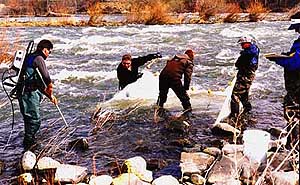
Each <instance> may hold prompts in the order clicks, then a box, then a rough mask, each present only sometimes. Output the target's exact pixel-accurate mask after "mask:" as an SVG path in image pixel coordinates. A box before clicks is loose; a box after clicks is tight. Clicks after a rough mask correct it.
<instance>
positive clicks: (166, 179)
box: [152, 175, 179, 185]
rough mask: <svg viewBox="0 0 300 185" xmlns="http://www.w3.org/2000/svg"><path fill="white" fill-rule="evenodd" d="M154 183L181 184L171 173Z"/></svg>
mask: <svg viewBox="0 0 300 185" xmlns="http://www.w3.org/2000/svg"><path fill="white" fill-rule="evenodd" d="M152 185H179V182H178V180H177V179H176V178H175V177H173V176H171V175H164V176H161V177H159V178H157V179H155V180H154V181H153V182H152Z"/></svg>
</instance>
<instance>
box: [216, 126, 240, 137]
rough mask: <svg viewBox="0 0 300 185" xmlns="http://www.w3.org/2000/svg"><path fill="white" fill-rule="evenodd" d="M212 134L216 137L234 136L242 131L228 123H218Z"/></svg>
mask: <svg viewBox="0 0 300 185" xmlns="http://www.w3.org/2000/svg"><path fill="white" fill-rule="evenodd" d="M212 132H213V133H214V134H216V135H228V136H232V135H234V134H235V133H236V134H237V135H238V134H239V133H240V132H241V131H240V130H238V129H236V128H234V127H233V126H231V125H229V124H228V123H217V124H214V125H213V127H212Z"/></svg>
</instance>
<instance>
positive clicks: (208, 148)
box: [203, 147, 222, 157]
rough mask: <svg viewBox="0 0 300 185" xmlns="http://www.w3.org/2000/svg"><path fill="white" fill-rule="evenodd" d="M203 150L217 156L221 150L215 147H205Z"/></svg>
mask: <svg viewBox="0 0 300 185" xmlns="http://www.w3.org/2000/svg"><path fill="white" fill-rule="evenodd" d="M203 152H204V153H207V154H209V155H212V156H214V157H218V156H220V155H221V154H222V151H221V150H220V149H219V148H217V147H207V148H205V149H204V150H203Z"/></svg>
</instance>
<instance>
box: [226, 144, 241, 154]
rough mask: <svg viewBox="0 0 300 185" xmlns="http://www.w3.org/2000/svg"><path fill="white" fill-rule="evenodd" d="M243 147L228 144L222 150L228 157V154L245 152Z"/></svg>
mask: <svg viewBox="0 0 300 185" xmlns="http://www.w3.org/2000/svg"><path fill="white" fill-rule="evenodd" d="M243 149H244V147H243V145H236V144H226V145H224V147H223V148H222V152H223V153H224V154H225V155H227V154H234V153H237V152H243Z"/></svg>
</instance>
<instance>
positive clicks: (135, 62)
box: [117, 53, 162, 89]
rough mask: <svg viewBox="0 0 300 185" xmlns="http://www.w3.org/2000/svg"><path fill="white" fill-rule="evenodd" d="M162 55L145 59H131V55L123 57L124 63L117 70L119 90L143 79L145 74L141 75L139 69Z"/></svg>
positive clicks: (148, 56)
mask: <svg viewBox="0 0 300 185" xmlns="http://www.w3.org/2000/svg"><path fill="white" fill-rule="evenodd" d="M161 57H162V56H161V54H160V53H155V54H149V55H147V56H144V57H138V58H131V55H130V54H126V55H123V57H122V62H121V63H120V64H119V66H118V68H117V75H118V79H119V89H124V88H125V87H126V86H127V85H128V84H131V83H133V82H135V81H137V79H139V78H141V77H142V75H143V73H139V69H138V68H139V67H140V66H142V65H144V64H145V63H147V62H148V61H150V60H152V59H155V58H161Z"/></svg>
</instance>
